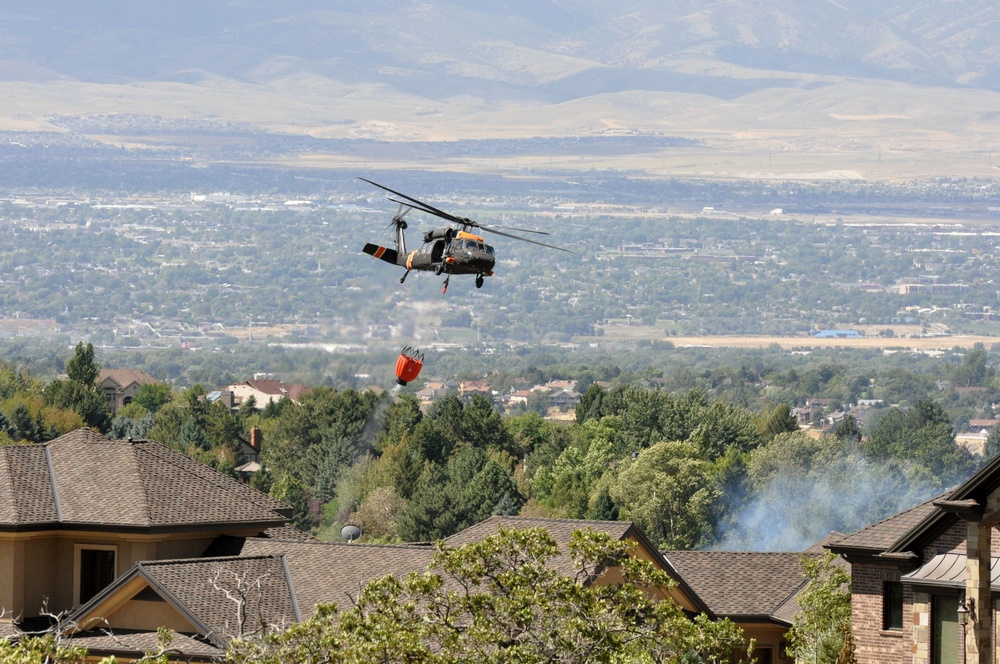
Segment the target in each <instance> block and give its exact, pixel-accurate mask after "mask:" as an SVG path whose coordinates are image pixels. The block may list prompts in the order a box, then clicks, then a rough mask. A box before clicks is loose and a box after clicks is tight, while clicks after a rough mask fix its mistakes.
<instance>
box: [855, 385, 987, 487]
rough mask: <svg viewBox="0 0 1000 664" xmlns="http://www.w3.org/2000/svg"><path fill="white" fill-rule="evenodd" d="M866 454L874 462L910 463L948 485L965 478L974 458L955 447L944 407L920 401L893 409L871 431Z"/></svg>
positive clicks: (915, 469) (916, 470)
mask: <svg viewBox="0 0 1000 664" xmlns="http://www.w3.org/2000/svg"><path fill="white" fill-rule="evenodd" d="M864 450H865V453H866V454H867V455H868V456H869V457H870V458H872V459H876V460H880V461H881V460H888V459H894V460H897V461H906V462H909V463H910V468H911V472H918V473H926V474H929V475H931V476H933V477H937V478H939V479H940V481H941V482H942V483H947V482H948V481H950V480H951V479H953V478H955V477H957V476H960V475H965V474H967V473H968V471H969V470H970V468H971V464H972V458H971V456H970V455H969V453H968V451H966V449H965V448H963V447H959V446H958V445H956V444H955V434H954V431H953V430H952V427H951V422H950V420H949V419H948V415H947V413H945V412H944V409H943V408H942V407H941V405H940V404H938V403H936V402H934V401H929V400H918V401H917V402H916V403H914V404H913V407H912V408H910V409H908V410H902V409H899V408H892V409H890V410H889V412H887V413H886V414H885V415H883V416H882V417H881V418H879V420H878V422H876V423H875V425H874V426H873V427H872V428H871V430H870V431H869V432H868V442H867V444H866V445H865V447H864Z"/></svg>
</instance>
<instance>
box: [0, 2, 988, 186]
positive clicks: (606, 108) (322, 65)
mask: <svg viewBox="0 0 1000 664" xmlns="http://www.w3.org/2000/svg"><path fill="white" fill-rule="evenodd" d="M997 25H1000V4H998V3H995V2H990V1H987V0H954V1H950V2H919V3H913V2H906V1H904V0H828V1H826V2H801V1H795V0H759V1H755V2H748V1H746V0H743V1H738V0H722V1H717V2H704V1H703V2H696V1H694V0H673V1H671V2H663V1H662V0H656V1H651V0H646V1H639V0H623V1H620V2H608V1H607V0H496V1H494V2H488V3H486V2H480V1H478V0H475V1H474V0H438V1H419V2H418V1H414V0H370V1H368V2H353V1H352V2H348V1H346V0H289V1H288V2H282V3H277V2H273V1H270V0H230V1H227V2H221V1H219V2H214V1H213V2H202V1H196V0H149V1H143V2H135V1H134V0H102V1H101V2H99V3H79V2H74V1H71V0H49V1H47V2H29V1H28V0H7V1H6V2H4V3H2V5H0V130H2V129H10V128H15V129H18V128H27V129H35V130H38V129H52V128H56V129H58V130H65V126H64V125H61V124H59V123H58V122H55V121H53V120H52V118H54V117H56V116H73V115H79V116H84V115H106V114H113V113H126V114H132V115H133V116H150V117H153V116H156V117H165V118H183V119H191V118H197V119H199V120H204V121H209V122H211V121H218V122H236V123H249V124H255V125H258V126H263V127H265V128H266V129H267V130H269V131H278V132H292V133H306V132H308V133H311V134H313V135H314V136H318V137H347V138H368V137H373V138H380V139H387V140H442V139H453V138H462V137H464V138H469V137H479V136H491V137H505V136H536V135H538V136H541V135H580V134H585V133H588V132H595V131H605V130H623V129H625V130H632V129H635V130H638V131H641V132H647V133H662V134H669V135H678V136H685V137H688V138H694V139H696V140H702V139H705V138H706V137H708V138H709V139H715V138H719V137H728V140H731V141H732V142H738V143H746V142H748V141H758V142H760V143H761V145H760V146H757V147H755V148H754V150H756V152H754V155H755V156H754V157H753V159H754V160H757V163H760V157H759V154H771V153H772V152H774V151H775V150H785V149H787V148H788V146H793V145H794V146H798V147H802V146H804V145H811V144H814V143H817V142H824V141H825V142H828V143H830V145H829V146H827V147H828V148H830V149H836V150H842V149H845V146H847V148H846V149H848V150H861V151H863V152H864V154H865V155H869V154H880V153H879V152H878V150H879V148H877V147H873V144H875V143H878V144H879V145H882V144H883V143H885V144H886V149H887V150H889V149H897V150H900V151H926V150H928V149H930V148H929V146H930V145H932V144H935V143H936V144H938V145H940V146H942V149H956V150H959V149H960V150H966V151H967V150H989V149H994V148H995V149H998V150H1000V130H998V129H997V122H996V119H997V117H998V111H997V108H998V103H997V102H998V99H1000V97H998V94H1000V39H997V37H996V26H997ZM46 122H48V123H49V124H45V123H46ZM834 133H835V134H836V137H835V138H836V140H834V139H833V138H831V137H832V136H833V135H834ZM890 143H891V145H890ZM866 158H867V156H866ZM768 159H769V157H768ZM879 159H880V157H879ZM991 159H992V157H991V156H990V155H986V156H976V157H975V158H974V160H973V161H975V162H976V164H977V166H976V167H975V168H972V167H967V170H969V171H971V172H977V171H976V168H978V164H986V167H987V169H990V168H991V167H990V160H991ZM932 161H936V160H932ZM821 166H822V164H821ZM816 167H817V166H815V165H809V166H808V167H807V168H816ZM827 167H828V168H830V169H833V168H841V169H843V170H847V169H852V170H853V169H857V168H858V167H857V166H856V165H854V164H852V163H848V164H843V165H835V164H830V165H828V166H827ZM743 170H746V169H745V168H744V169H743ZM990 174H991V175H992V170H990Z"/></svg>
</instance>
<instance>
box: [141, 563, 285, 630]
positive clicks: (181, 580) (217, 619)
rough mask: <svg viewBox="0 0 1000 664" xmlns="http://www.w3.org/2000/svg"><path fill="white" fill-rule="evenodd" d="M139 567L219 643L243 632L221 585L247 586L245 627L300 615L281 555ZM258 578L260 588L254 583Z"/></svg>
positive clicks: (231, 587) (232, 589)
mask: <svg viewBox="0 0 1000 664" xmlns="http://www.w3.org/2000/svg"><path fill="white" fill-rule="evenodd" d="M137 567H139V568H141V570H142V571H143V572H144V574H145V576H146V577H147V578H148V579H150V580H151V581H152V583H151V585H152V586H154V589H155V590H157V591H158V592H159V593H160V594H161V595H162V594H164V593H166V594H169V596H170V597H172V598H173V599H175V600H176V601H177V602H178V603H179V604H181V605H182V606H184V607H185V608H186V609H187V610H188V612H189V613H190V615H192V616H194V617H196V618H197V619H198V620H199V621H200V622H201V623H202V624H203V625H204V626H205V627H207V628H208V630H207V633H206V634H204V636H206V637H208V638H209V639H211V640H212V641H213V642H216V643H224V642H226V641H228V640H229V639H231V638H233V637H236V636H238V635H239V632H240V627H239V624H238V621H237V610H236V609H237V605H236V603H235V602H234V601H233V600H231V599H228V598H227V597H226V594H225V592H224V591H223V590H220V589H217V588H216V586H218V587H219V588H224V589H227V590H229V591H230V592H236V591H237V586H238V584H242V585H243V587H244V588H245V589H246V591H247V592H246V605H245V609H246V615H247V617H248V619H247V623H246V628H245V630H244V632H245V633H246V632H249V633H255V632H256V631H259V629H260V627H261V621H263V623H264V624H267V625H279V626H282V625H283V626H286V627H287V626H288V625H290V624H291V623H293V622H295V621H296V619H297V615H296V613H297V612H296V610H295V602H294V599H293V596H292V589H291V588H290V587H289V585H288V580H287V575H286V574H285V567H284V563H283V562H282V560H281V557H280V556H238V557H237V556H233V557H227V558H191V559H185V560H172V561H170V560H168V561H156V562H143V563H138V564H137ZM257 583H259V585H260V592H257V591H256V590H255V589H254V587H253V586H254V585H255V584H257Z"/></svg>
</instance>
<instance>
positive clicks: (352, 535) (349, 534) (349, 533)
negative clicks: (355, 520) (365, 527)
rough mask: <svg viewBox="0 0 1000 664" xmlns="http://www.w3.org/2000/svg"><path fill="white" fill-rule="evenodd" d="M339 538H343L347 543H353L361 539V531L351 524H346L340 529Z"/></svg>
mask: <svg viewBox="0 0 1000 664" xmlns="http://www.w3.org/2000/svg"><path fill="white" fill-rule="evenodd" d="M340 536H341V537H343V538H344V539H345V540H347V541H348V542H353V541H354V540H356V539H358V538H359V537H361V529H360V528H358V527H357V526H355V525H354V524H352V523H349V524H347V525H346V526H344V527H343V528H341V529H340Z"/></svg>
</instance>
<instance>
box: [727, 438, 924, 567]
mask: <svg viewBox="0 0 1000 664" xmlns="http://www.w3.org/2000/svg"><path fill="white" fill-rule="evenodd" d="M941 491H942V486H941V484H939V483H937V482H934V481H931V480H924V481H919V480H914V481H908V480H907V478H906V476H905V474H904V472H903V470H902V469H900V468H899V467H898V466H896V465H892V464H881V463H877V462H872V461H869V460H867V459H865V458H864V457H863V456H862V455H860V454H859V453H854V454H848V455H845V456H843V457H841V458H839V459H837V460H836V461H835V462H833V463H827V464H824V465H823V467H821V468H814V469H810V470H809V471H808V472H806V473H791V474H789V473H776V474H775V476H774V478H773V479H772V480H771V481H770V482H769V483H768V484H767V485H766V486H764V487H762V488H760V489H759V490H758V491H756V492H753V495H751V496H748V497H747V499H746V500H745V501H744V502H743V504H742V506H741V507H739V508H738V509H737V511H736V514H735V517H734V518H733V519H730V520H729V521H728V522H727V523H726V524H722V527H721V528H720V533H719V537H718V544H717V545H716V546H715V548H716V549H719V550H728V551H802V550H804V549H806V548H808V547H809V546H811V545H812V544H815V543H816V542H818V541H819V540H821V539H822V538H824V537H826V536H827V535H829V534H830V533H831V532H834V531H836V532H841V533H851V532H854V531H856V530H859V529H861V528H863V527H865V526H867V525H869V524H873V523H876V522H878V521H880V520H882V519H884V518H886V517H888V516H891V515H893V514H896V513H898V512H901V511H904V510H907V509H909V508H911V507H913V506H915V505H917V504H919V503H921V502H924V501H926V500H929V499H930V498H933V497H934V496H935V495H938V494H939V493H941Z"/></svg>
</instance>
